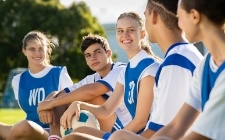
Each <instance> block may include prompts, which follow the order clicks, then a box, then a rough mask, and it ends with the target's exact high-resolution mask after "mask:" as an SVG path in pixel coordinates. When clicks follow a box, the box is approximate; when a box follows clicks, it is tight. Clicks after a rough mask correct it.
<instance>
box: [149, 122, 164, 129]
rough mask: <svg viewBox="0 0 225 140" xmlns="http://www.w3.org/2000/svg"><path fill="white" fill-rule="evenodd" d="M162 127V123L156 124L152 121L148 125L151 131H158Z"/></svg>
mask: <svg viewBox="0 0 225 140" xmlns="http://www.w3.org/2000/svg"><path fill="white" fill-rule="evenodd" d="M162 127H164V125H161V124H157V123H154V122H150V123H149V125H148V129H150V130H153V131H158V130H159V129H161V128H162Z"/></svg>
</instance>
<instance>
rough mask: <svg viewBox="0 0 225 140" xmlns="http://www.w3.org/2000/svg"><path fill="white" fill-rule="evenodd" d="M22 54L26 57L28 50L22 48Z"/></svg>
mask: <svg viewBox="0 0 225 140" xmlns="http://www.w3.org/2000/svg"><path fill="white" fill-rule="evenodd" d="M22 52H23V54H24V55H25V56H26V50H25V49H24V48H22Z"/></svg>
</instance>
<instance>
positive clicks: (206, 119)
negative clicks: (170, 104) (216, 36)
mask: <svg viewBox="0 0 225 140" xmlns="http://www.w3.org/2000/svg"><path fill="white" fill-rule="evenodd" d="M205 56H206V57H205V58H204V60H203V61H201V63H200V65H199V66H198V67H197V68H196V70H195V73H194V77H193V80H192V83H191V88H190V92H189V94H188V96H187V98H186V103H187V104H189V105H190V106H192V107H193V108H195V109H196V110H198V111H199V112H201V113H200V115H199V116H198V118H197V119H196V121H195V122H194V124H193V126H192V128H191V130H192V131H194V132H196V133H198V134H201V135H203V136H206V137H208V138H210V139H215V140H224V138H225V117H224V116H225V84H224V82H225V62H223V64H221V65H220V66H219V67H218V66H216V64H215V63H214V61H213V58H212V56H211V55H210V54H209V53H208V54H206V55H205Z"/></svg>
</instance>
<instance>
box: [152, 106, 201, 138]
mask: <svg viewBox="0 0 225 140" xmlns="http://www.w3.org/2000/svg"><path fill="white" fill-rule="evenodd" d="M198 115H199V112H198V111H197V110H196V109H194V108H193V107H191V106H190V105H188V104H186V103H185V104H184V105H183V106H182V108H181V109H180V111H179V112H178V114H177V115H176V117H175V118H174V119H173V120H172V122H171V123H169V124H168V125H167V126H165V127H163V128H162V129H160V130H159V131H158V132H157V133H156V134H155V135H153V136H152V138H151V139H154V138H157V136H167V137H170V138H173V139H179V138H181V137H183V136H184V134H185V132H186V131H187V130H188V128H189V127H190V126H191V125H192V123H193V122H194V121H195V119H196V118H197V116H198Z"/></svg>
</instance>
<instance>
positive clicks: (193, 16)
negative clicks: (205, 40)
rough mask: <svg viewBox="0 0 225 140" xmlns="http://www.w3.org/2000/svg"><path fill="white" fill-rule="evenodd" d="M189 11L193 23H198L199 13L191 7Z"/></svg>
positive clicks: (199, 19)
mask: <svg viewBox="0 0 225 140" xmlns="http://www.w3.org/2000/svg"><path fill="white" fill-rule="evenodd" d="M190 13H191V19H192V21H193V23H194V24H198V23H199V22H200V21H201V14H200V13H199V12H198V11H197V10H195V9H192V10H191V12H190Z"/></svg>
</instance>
